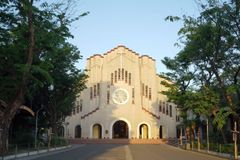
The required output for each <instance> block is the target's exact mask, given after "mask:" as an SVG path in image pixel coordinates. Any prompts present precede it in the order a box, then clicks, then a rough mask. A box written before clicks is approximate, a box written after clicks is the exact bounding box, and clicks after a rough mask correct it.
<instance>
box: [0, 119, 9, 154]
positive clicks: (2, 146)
mask: <svg viewBox="0 0 240 160" xmlns="http://www.w3.org/2000/svg"><path fill="white" fill-rule="evenodd" d="M8 131H9V128H8V127H7V126H3V124H2V123H1V125H0V155H1V154H4V153H6V152H7V149H8Z"/></svg>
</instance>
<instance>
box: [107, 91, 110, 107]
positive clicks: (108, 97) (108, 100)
mask: <svg viewBox="0 0 240 160" xmlns="http://www.w3.org/2000/svg"><path fill="white" fill-rule="evenodd" d="M109 103H110V91H107V104H109Z"/></svg>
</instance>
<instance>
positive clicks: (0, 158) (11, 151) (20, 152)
mask: <svg viewBox="0 0 240 160" xmlns="http://www.w3.org/2000/svg"><path fill="white" fill-rule="evenodd" d="M68 146H69V141H67V140H66V139H63V138H57V139H53V140H52V141H51V144H50V145H48V143H43V142H39V143H38V144H37V146H35V144H33V143H32V144H30V143H28V144H10V145H9V146H8V152H7V153H5V154H1V155H0V160H9V159H17V158H19V157H24V156H30V155H37V154H40V153H45V152H49V151H52V150H58V149H62V148H66V147H68Z"/></svg>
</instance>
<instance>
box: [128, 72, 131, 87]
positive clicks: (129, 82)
mask: <svg viewBox="0 0 240 160" xmlns="http://www.w3.org/2000/svg"><path fill="white" fill-rule="evenodd" d="M128 78H129V80H128V84H129V85H131V84H132V74H131V73H129V76H128Z"/></svg>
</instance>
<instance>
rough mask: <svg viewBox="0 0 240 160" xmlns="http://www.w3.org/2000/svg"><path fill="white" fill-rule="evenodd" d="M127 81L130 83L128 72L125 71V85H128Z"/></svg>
mask: <svg viewBox="0 0 240 160" xmlns="http://www.w3.org/2000/svg"><path fill="white" fill-rule="evenodd" d="M127 81H128V72H127V71H125V83H127Z"/></svg>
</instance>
